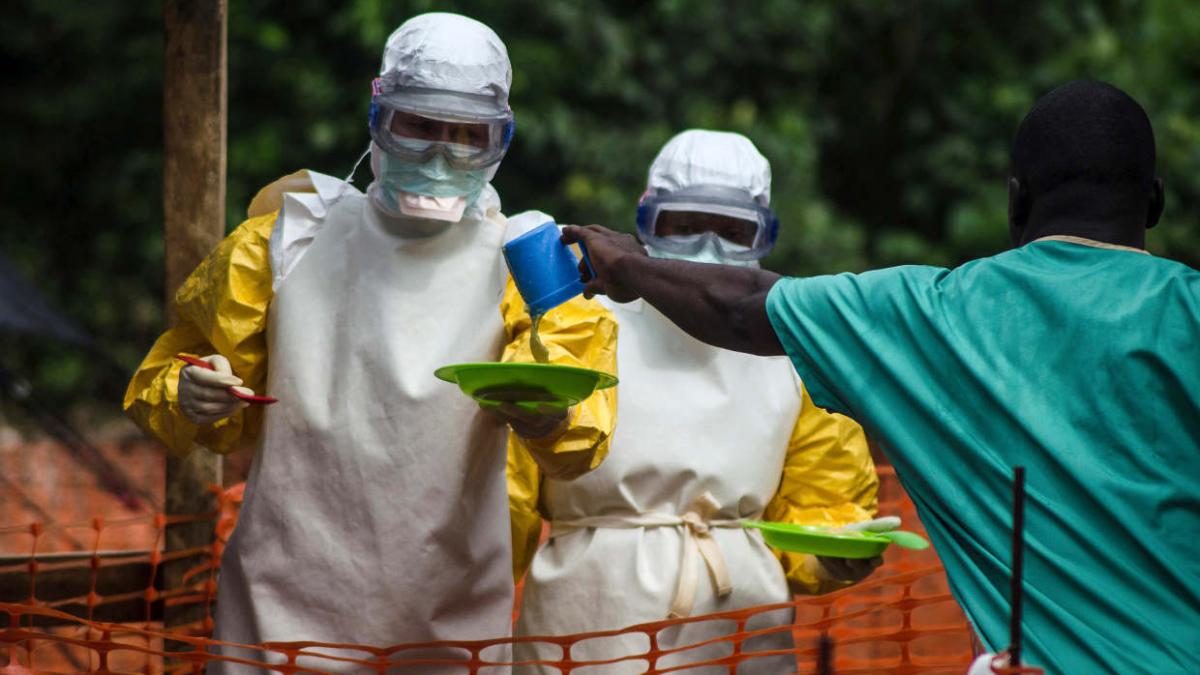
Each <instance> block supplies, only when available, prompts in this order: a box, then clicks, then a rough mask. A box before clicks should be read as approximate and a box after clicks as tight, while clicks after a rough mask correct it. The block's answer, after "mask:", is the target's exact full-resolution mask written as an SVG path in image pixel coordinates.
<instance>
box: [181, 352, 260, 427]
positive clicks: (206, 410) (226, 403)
mask: <svg viewBox="0 0 1200 675" xmlns="http://www.w3.org/2000/svg"><path fill="white" fill-rule="evenodd" d="M201 361H206V362H208V363H209V364H211V365H212V367H213V370H205V369H204V368H199V367H196V366H184V367H183V369H182V370H180V371H179V408H180V409H181V410H183V414H184V415H185V416H187V418H188V419H189V420H191V422H192V423H193V424H201V425H203V424H212V423H213V422H216V421H218V420H223V419H225V418H226V417H229V416H230V415H232V414H234V413H235V412H237V411H239V410H241V409H242V408H245V407H246V406H248V405H250V404H249V403H246V402H245V401H242V400H239V399H238V398H237V397H236V396H234V395H233V394H231V393H229V392H228V391H227V389H228V388H229V387H236V388H237V390H238V391H241V392H242V393H245V394H253V393H254V392H253V391H252V390H250V389H247V388H246V387H243V386H241V384H242V379H241V378H240V377H237V376H236V375H234V374H233V369H232V368H231V367H230V366H229V359H227V358H225V357H224V356H221V355H220V354H213V355H212V356H206V357H204V358H203V359H201Z"/></svg>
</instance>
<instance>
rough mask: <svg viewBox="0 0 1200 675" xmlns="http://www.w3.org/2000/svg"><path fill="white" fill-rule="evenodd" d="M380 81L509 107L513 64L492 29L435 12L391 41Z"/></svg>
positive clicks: (410, 23) (411, 23)
mask: <svg viewBox="0 0 1200 675" xmlns="http://www.w3.org/2000/svg"><path fill="white" fill-rule="evenodd" d="M379 76H380V77H383V78H389V79H391V80H392V81H394V82H395V84H396V85H398V86H401V87H417V88H421V89H433V90H438V91H449V92H457V93H460V94H473V95H476V96H489V97H495V98H496V99H497V101H498V102H499V103H500V104H501V105H504V106H506V105H508V92H509V89H510V88H511V87H512V65H511V64H510V63H509V61H508V50H507V49H505V47H504V43H503V42H501V41H500V36H498V35H496V32H495V31H493V30H492V29H491V28H488V27H487V26H485V25H484V24H482V23H480V22H478V21H476V20H475V19H469V18H467V17H465V16H462V15H460V14H449V13H446V12H432V13H429V14H421V15H419V16H414V17H413V18H411V19H409V20H408V21H405V22H404V23H403V24H401V25H400V27H399V28H397V29H396V30H395V32H393V33H392V34H391V36H390V37H388V40H387V46H385V47H384V49H383V64H382V66H380V69H379Z"/></svg>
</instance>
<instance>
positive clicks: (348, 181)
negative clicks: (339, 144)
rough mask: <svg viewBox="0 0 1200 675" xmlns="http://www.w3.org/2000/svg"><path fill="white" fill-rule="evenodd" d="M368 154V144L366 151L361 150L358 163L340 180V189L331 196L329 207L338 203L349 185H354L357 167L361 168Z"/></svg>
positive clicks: (369, 151)
mask: <svg viewBox="0 0 1200 675" xmlns="http://www.w3.org/2000/svg"><path fill="white" fill-rule="evenodd" d="M370 154H371V144H370V143H368V144H367V149H366V150H363V153H362V154H361V155H359V156H358V161H356V162H354V166H353V167H351V169H350V173H348V174H346V177H345V178H343V179H342V187H341V188H340V189H339V190H338V193H337V194H336V195H334V196H333V199H331V200H330V201H329V206H333V205H334V204H336V203H337V202H338V200H339V199H341V198H342V196H343V195H345V194H346V190H347V189H348V188H349V187H350V186H351V185H353V184H354V174H355V173H357V172H358V167H360V166H362V163H363V160H364V159H366V158H367V155H370Z"/></svg>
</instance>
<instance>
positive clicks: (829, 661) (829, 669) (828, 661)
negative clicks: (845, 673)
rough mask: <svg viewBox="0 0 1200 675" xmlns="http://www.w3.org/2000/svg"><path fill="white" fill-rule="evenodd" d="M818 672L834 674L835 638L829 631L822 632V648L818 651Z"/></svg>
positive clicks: (820, 673) (819, 673) (824, 674)
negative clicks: (832, 637)
mask: <svg viewBox="0 0 1200 675" xmlns="http://www.w3.org/2000/svg"><path fill="white" fill-rule="evenodd" d="M817 674H818V675H833V640H832V639H830V637H829V634H828V633H821V642H820V649H819V651H818V652H817Z"/></svg>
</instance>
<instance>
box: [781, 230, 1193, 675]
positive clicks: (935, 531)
mask: <svg viewBox="0 0 1200 675" xmlns="http://www.w3.org/2000/svg"><path fill="white" fill-rule="evenodd" d="M767 312H768V315H769V316H770V319H771V323H772V325H773V326H774V328H775V331H776V333H777V334H778V336H779V340H780V342H781V343H783V346H784V348H785V349H786V350H787V353H788V355H789V356H790V357H791V359H792V362H793V363H794V364H795V366H796V370H797V371H798V372H799V374H800V376H801V377H802V378H803V380H804V383H805V386H806V387H807V388H808V391H809V393H810V394H811V396H812V399H813V401H815V402H816V403H817V405H819V406H822V407H825V408H829V409H831V410H833V411H836V412H841V413H845V414H847V415H849V416H851V417H853V418H855V419H856V420H858V421H859V422H860V423H861V424H862V425H863V426H864V427H865V428H866V430H867V432H868V433H869V434H871V435H872V436H874V437H875V438H876V439H878V440H880V441H881V442H882V443H883V444H884V447H885V451H886V452H887V454H888V456H889V458H890V459H891V461H892V463H893V464H894V465H895V467H896V471H897V474H898V475H899V477H900V480H901V482H902V483H903V485H904V487H905V489H906V490H907V491H908V493H909V495H911V496H912V498H913V501H914V502H915V503H916V506H917V509H918V512H919V514H920V516H921V519H922V521H923V522H924V524H925V525H926V527H927V529H928V531H929V534H930V536H931V538H932V539H933V543H934V545H935V546H936V547H937V551H938V553H939V555H940V556H941V558H942V561H943V562H944V563H945V566H946V574H947V577H948V578H949V581H950V586H951V588H952V590H953V592H954V595H955V597H956V598H957V599H958V601H959V603H960V604H961V605H962V606H963V608H964V609H965V610H966V612H967V614H968V615H969V617H970V619H971V621H972V623H973V624H974V625H975V627H976V628H977V629H978V630H979V632H980V634H981V636H982V638H983V639H984V642H985V643H986V645H987V646H988V647H989V648H990V649H992V650H997V649H1003V648H1004V647H1006V646H1007V645H1008V616H1009V571H1010V560H1011V551H1010V548H1011V542H1010V538H1011V532H1012V529H1011V524H1010V514H1011V504H1012V486H1011V476H1012V468H1013V467H1014V466H1017V465H1024V466H1025V467H1026V489H1027V497H1026V515H1025V517H1026V530H1025V535H1026V549H1025V556H1026V557H1025V615H1024V623H1023V626H1024V630H1023V640H1024V645H1025V658H1024V659H1023V660H1024V661H1026V662H1027V663H1032V664H1034V665H1040V666H1042V667H1044V668H1046V672H1047V673H1064V674H1067V675H1075V674H1077V673H1103V672H1116V673H1200V272H1197V271H1196V270H1193V269H1191V268H1189V267H1187V266H1185V265H1182V264H1180V263H1176V262H1172V261H1168V260H1164V259H1161V258H1155V257H1153V256H1149V255H1145V254H1142V253H1139V252H1135V251H1130V250H1115V249H1107V248H1099V247H1094V246H1086V245H1081V244H1079V243H1068V242H1062V241H1041V242H1034V243H1032V244H1029V245H1026V246H1023V247H1021V248H1018V249H1015V250H1012V251H1008V252H1006V253H1002V254H1000V255H996V256H993V257H990V258H984V259H982V260H977V261H974V262H971V263H968V264H965V265H963V266H961V267H959V268H957V269H954V270H946V269H941V268H934V267H920V266H907V267H896V268H891V269H883V270H878V271H874V272H867V273H865V274H857V275H855V274H841V275H836V276H824V277H814V278H808V279H784V280H782V281H780V282H779V283H777V284H776V285H775V287H774V288H772V289H771V292H770V295H769V296H768V299H767Z"/></svg>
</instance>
